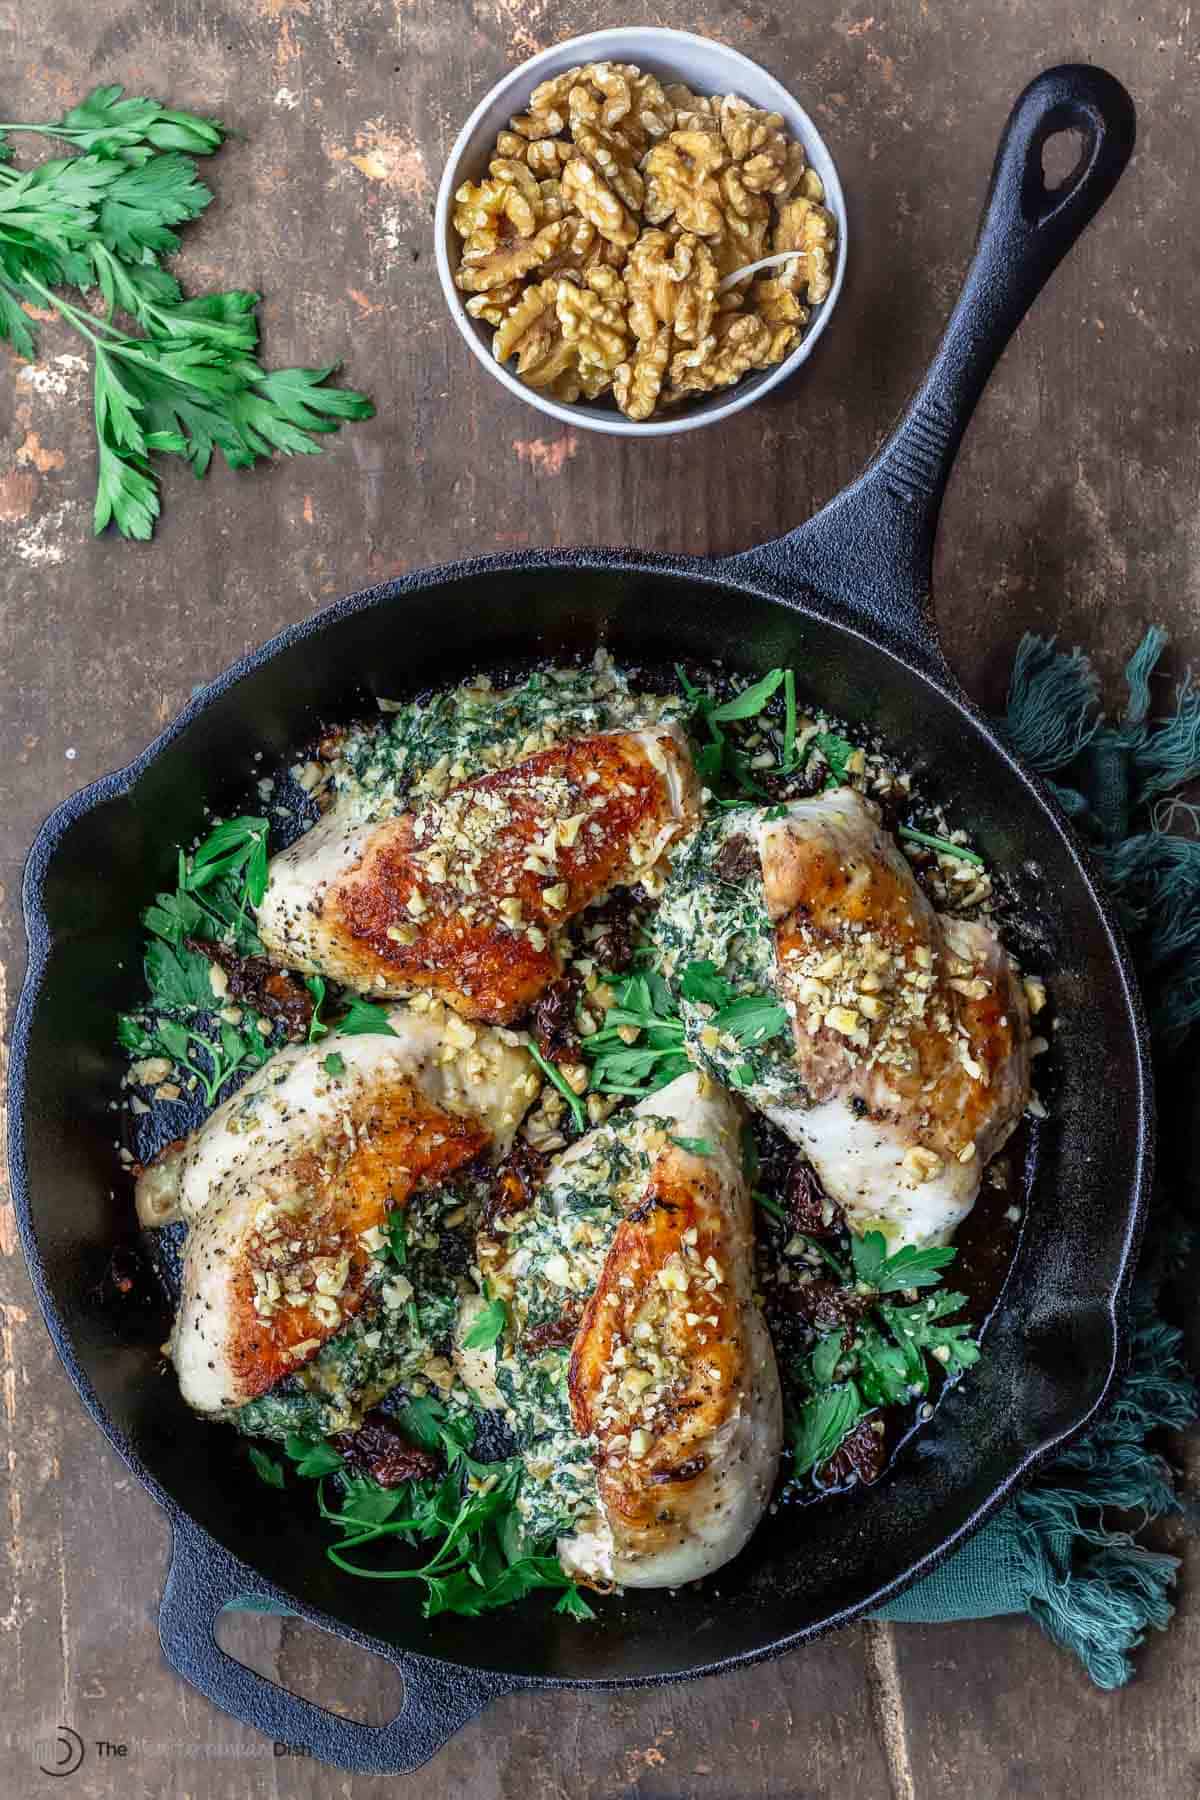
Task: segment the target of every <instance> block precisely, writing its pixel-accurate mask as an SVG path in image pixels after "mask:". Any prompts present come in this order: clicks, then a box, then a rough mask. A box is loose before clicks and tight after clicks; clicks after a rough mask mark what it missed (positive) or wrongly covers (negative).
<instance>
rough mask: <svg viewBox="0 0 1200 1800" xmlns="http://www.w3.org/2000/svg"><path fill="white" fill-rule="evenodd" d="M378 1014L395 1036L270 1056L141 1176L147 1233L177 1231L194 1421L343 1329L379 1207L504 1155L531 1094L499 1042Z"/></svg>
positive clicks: (176, 1353) (291, 1369)
mask: <svg viewBox="0 0 1200 1800" xmlns="http://www.w3.org/2000/svg"><path fill="white" fill-rule="evenodd" d="M388 1020H389V1023H390V1024H391V1026H392V1030H393V1032H394V1034H395V1035H394V1036H390V1037H389V1036H385V1035H381V1034H370V1035H354V1036H348V1035H344V1034H338V1033H334V1034H331V1035H330V1036H329V1037H327V1038H325V1039H324V1040H323V1041H322V1042H321V1043H320V1044H315V1045H305V1046H297V1047H295V1048H292V1049H288V1050H283V1051H281V1052H280V1054H279V1055H278V1056H276V1057H274V1058H273V1059H272V1060H271V1062H269V1063H268V1064H267V1065H266V1067H265V1068H264V1069H263V1070H262V1071H261V1072H260V1073H259V1074H258V1075H257V1076H255V1078H254V1079H253V1080H252V1081H249V1082H247V1084H246V1086H245V1087H243V1088H242V1089H241V1090H240V1091H239V1092H238V1093H237V1094H235V1095H234V1096H233V1097H232V1098H231V1099H229V1100H227V1101H225V1102H224V1104H223V1105H221V1106H220V1107H218V1108H217V1110H216V1112H214V1113H213V1114H212V1116H211V1118H209V1119H208V1120H206V1122H205V1123H204V1124H203V1125H202V1126H201V1127H200V1128H199V1130H197V1131H196V1132H195V1133H193V1135H192V1136H191V1137H190V1138H188V1139H186V1140H184V1141H183V1142H181V1143H180V1144H177V1145H173V1146H171V1147H170V1148H169V1150H168V1151H167V1152H166V1153H165V1154H164V1155H163V1156H162V1157H161V1158H160V1159H159V1160H158V1161H157V1162H156V1163H155V1164H154V1165H152V1166H151V1167H150V1168H149V1169H147V1170H146V1171H145V1172H144V1174H143V1175H142V1176H141V1178H140V1180H139V1182H138V1191H137V1204H138V1213H139V1217H140V1218H141V1220H142V1222H143V1224H147V1225H152V1224H163V1223H165V1222H166V1221H167V1220H169V1219H172V1218H183V1219H185V1220H186V1221H187V1222H188V1224H189V1226H190V1229H189V1233H188V1237H187V1241H186V1245H185V1249H184V1258H183V1273H182V1283H181V1293H180V1303H179V1310H178V1314H177V1317H176V1320H175V1325H174V1328H173V1330H172V1332H171V1336H170V1340H169V1344H168V1353H169V1355H170V1357H171V1360H172V1361H173V1362H174V1364H175V1369H176V1372H177V1374H178V1377H179V1385H180V1389H181V1391H182V1393H183V1397H184V1399H185V1400H186V1401H187V1402H188V1404H189V1405H190V1406H192V1407H194V1408H195V1409H196V1410H197V1411H199V1412H203V1413H210V1414H223V1413H228V1412H232V1411H233V1410H235V1409H236V1408H237V1407H239V1406H241V1405H243V1404H244V1403H245V1402H246V1401H248V1400H253V1399H256V1398H258V1397H259V1396H260V1395H262V1394H264V1393H266V1391H267V1390H268V1389H269V1388H271V1387H272V1386H274V1384H275V1383H276V1382H277V1381H279V1380H280V1379H281V1378H282V1377H283V1376H284V1375H289V1374H294V1373H295V1372H296V1371H297V1370H298V1369H300V1368H302V1367H303V1366H304V1364H305V1363H306V1362H308V1361H309V1360H311V1358H312V1357H313V1356H315V1355H316V1353H317V1352H318V1351H319V1350H320V1348H321V1346H322V1345H323V1344H324V1343H325V1342H326V1340H327V1339H328V1338H330V1337H331V1336H333V1335H334V1334H335V1333H337V1332H338V1331H340V1330H344V1329H345V1327H346V1325H347V1323H348V1322H349V1320H350V1319H351V1318H352V1317H353V1316H354V1314H355V1313H356V1312H357V1311H358V1310H359V1308H360V1307H361V1305H362V1303H363V1298H364V1295H365V1293H366V1291H367V1290H368V1288H369V1287H370V1286H371V1285H372V1283H378V1281H379V1279H380V1276H381V1269H380V1265H379V1264H378V1262H377V1261H375V1259H374V1257H373V1251H374V1249H375V1248H377V1247H378V1246H379V1244H380V1243H381V1242H382V1238H381V1234H380V1227H381V1226H382V1225H383V1224H384V1223H385V1221H386V1218H387V1215H388V1213H389V1212H390V1211H391V1210H392V1209H394V1208H396V1207H403V1206H404V1205H405V1204H406V1203H407V1201H408V1198H409V1196H410V1195H411V1194H412V1192H413V1191H414V1189H416V1188H417V1187H418V1186H421V1185H432V1184H434V1183H436V1182H438V1181H440V1180H443V1179H445V1178H446V1177H447V1176H448V1175H450V1174H451V1173H452V1172H453V1171H454V1170H455V1169H457V1168H461V1167H462V1166H463V1165H465V1164H467V1163H469V1162H471V1161H473V1160H474V1159H475V1158H476V1157H478V1156H480V1155H481V1154H483V1153H484V1152H490V1153H491V1154H493V1155H502V1154H503V1153H504V1151H506V1150H507V1148H508V1146H509V1145H510V1143H511V1141H512V1137H513V1133H514V1131H515V1130H516V1127H517V1125H518V1124H519V1122H520V1120H521V1117H522V1115H523V1113H524V1111H525V1109H526V1108H527V1107H528V1105H529V1103H530V1100H531V1098H532V1096H533V1094H535V1093H536V1092H537V1090H538V1087H539V1085H540V1079H539V1077H538V1075H537V1071H536V1070H535V1069H534V1067H533V1065H532V1063H531V1061H530V1058H529V1055H528V1053H527V1051H525V1050H524V1049H523V1048H522V1047H520V1046H519V1045H518V1044H516V1043H509V1042H506V1041H504V1040H505V1038H506V1037H507V1036H508V1035H509V1034H507V1033H506V1034H504V1036H503V1037H502V1036H501V1034H499V1033H497V1032H495V1031H491V1030H489V1029H487V1028H485V1027H477V1026H472V1025H467V1024H465V1023H464V1021H463V1020H461V1019H459V1018H458V1017H457V1015H455V1014H453V1013H450V1012H448V1011H447V1010H446V1009H445V1008H444V1007H441V1006H436V1007H433V1008H431V1009H430V1010H429V1011H428V1012H426V1013H424V1014H417V1013H413V1012H411V1011H407V1010H405V1009H403V1008H399V1007H397V1008H394V1009H393V1010H392V1011H391V1012H390V1013H389V1014H388ZM331 1059H333V1060H334V1067H335V1069H336V1073H335V1072H331V1070H330V1067H329V1063H330V1060H331Z"/></svg>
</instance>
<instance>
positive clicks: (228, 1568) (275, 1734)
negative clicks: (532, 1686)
mask: <svg viewBox="0 0 1200 1800" xmlns="http://www.w3.org/2000/svg"><path fill="white" fill-rule="evenodd" d="M171 1531H172V1542H171V1565H170V1568H169V1569H168V1571H167V1580H166V1585H165V1586H164V1588H163V1597H162V1605H161V1607H160V1609H159V1616H158V1632H159V1641H160V1643H161V1645H162V1650H163V1655H164V1656H165V1657H166V1660H167V1662H168V1663H169V1664H170V1666H171V1667H172V1668H173V1669H174V1670H175V1672H176V1674H178V1675H182V1676H183V1678H184V1680H185V1681H187V1682H190V1684H191V1685H192V1687H194V1688H196V1689H197V1690H198V1692H200V1693H201V1694H203V1695H204V1696H205V1698H206V1699H208V1700H211V1701H212V1703H213V1705H214V1706H219V1707H220V1708H221V1710H222V1712H227V1713H229V1714H230V1715H231V1716H232V1717H233V1718H235V1719H238V1720H240V1721H241V1723H242V1724H243V1725H250V1726H253V1727H254V1728H255V1729H256V1730H258V1731H261V1732H263V1733H265V1734H266V1736H267V1737H269V1738H270V1739H271V1741H272V1743H273V1744H275V1745H278V1746H280V1747H281V1748H280V1750H279V1754H280V1755H281V1756H282V1755H284V1754H286V1752H287V1751H292V1752H299V1753H302V1754H304V1755H306V1756H311V1757H315V1758H316V1759H317V1760H319V1761H321V1762H325V1763H329V1764H331V1765H332V1766H333V1767H334V1768H339V1769H346V1770H349V1771H350V1772H351V1773H353V1774H356V1775H409V1774H411V1773H412V1772H413V1770H414V1769H419V1768H421V1767H422V1765H423V1764H425V1763H427V1762H428V1761H429V1759H430V1757H432V1756H436V1754H437V1752H438V1751H439V1750H441V1749H442V1748H443V1747H444V1746H445V1745H446V1744H447V1743H448V1742H449V1740H450V1739H451V1738H452V1737H453V1736H454V1734H455V1732H456V1731H458V1730H460V1729H461V1727H462V1726H463V1725H465V1724H467V1723H468V1721H469V1720H471V1719H473V1718H474V1717H475V1716H476V1715H477V1714H478V1713H480V1712H482V1711H483V1709H484V1707H485V1706H487V1705H488V1704H489V1703H490V1702H491V1701H492V1700H495V1699H498V1698H499V1697H500V1696H501V1695H502V1694H506V1693H509V1692H511V1691H512V1690H513V1689H515V1688H517V1687H519V1686H520V1685H521V1683H520V1682H518V1681H512V1680H509V1679H506V1678H504V1677H495V1676H490V1677H485V1676H481V1675H478V1674H477V1673H475V1672H474V1671H472V1670H465V1669H458V1668H455V1667H454V1666H453V1665H451V1664H449V1663H442V1662H435V1661H432V1660H430V1659H429V1658H426V1657H423V1656H412V1655H409V1654H407V1653H405V1654H401V1653H399V1652H393V1651H392V1650H390V1649H389V1647H388V1646H387V1645H385V1644H383V1643H380V1642H378V1641H375V1640H370V1639H367V1638H364V1637H362V1636H360V1635H359V1634H358V1633H356V1632H353V1631H350V1630H348V1629H347V1628H346V1627H345V1626H343V1625H334V1624H333V1621H329V1620H324V1619H320V1618H314V1619H313V1621H312V1622H313V1623H314V1624H317V1625H319V1626H320V1627H322V1628H323V1629H332V1630H334V1631H336V1633H337V1635H338V1636H339V1637H341V1638H345V1639H347V1640H349V1642H351V1643H354V1644H358V1645H359V1646H360V1647H361V1648H362V1649H364V1650H367V1651H370V1652H371V1653H372V1654H373V1655H375V1656H384V1657H386V1658H387V1659H388V1660H389V1661H390V1662H392V1663H393V1664H394V1665H395V1667H396V1668H397V1669H398V1670H399V1672H400V1675H401V1677H402V1679H403V1682H404V1705H403V1707H402V1708H401V1710H400V1712H399V1713H398V1714H397V1715H396V1717H395V1718H394V1719H391V1720H389V1721H388V1722H387V1723H386V1724H384V1725H364V1724H361V1723H359V1721H358V1720H356V1719H347V1718H341V1717H339V1716H338V1715H337V1714H336V1713H332V1712H329V1711H327V1709H326V1708H325V1707H323V1706H318V1705H316V1704H315V1703H314V1702H313V1701H311V1700H304V1699H302V1698H301V1697H300V1696H299V1695H297V1694H291V1693H289V1692H288V1691H287V1689H286V1688H282V1687H280V1686H279V1685H278V1683H277V1682H274V1681H272V1680H270V1679H269V1678H268V1677H267V1676H265V1675H262V1674H260V1673H259V1672H258V1671H257V1670H255V1669H251V1668H247V1666H246V1665H245V1664H244V1663H241V1662H238V1661H237V1660H236V1658H234V1657H232V1656H230V1655H229V1654H228V1653H227V1652H226V1651H225V1650H223V1649H222V1648H221V1646H220V1645H219V1644H218V1642H217V1639H216V1623H217V1619H218V1617H219V1615H220V1613H221V1611H222V1609H223V1608H224V1607H226V1606H230V1605H235V1604H237V1603H239V1602H251V1603H253V1604H255V1605H256V1606H257V1607H258V1608H260V1609H261V1610H268V1609H272V1610H273V1609H276V1608H278V1609H280V1610H287V1602H286V1600H285V1598H284V1596H283V1595H281V1594H279V1593H277V1592H276V1591H275V1590H274V1589H272V1588H270V1587H269V1586H268V1585H267V1584H266V1583H265V1582H264V1581H263V1579H262V1577H261V1576H260V1575H258V1574H256V1573H255V1571H254V1570H253V1569H251V1568H250V1567H249V1566H248V1564H246V1563H244V1562H242V1561H241V1560H240V1559H239V1558H238V1557H236V1556H233V1555H231V1554H230V1552H229V1551H227V1550H226V1549H224V1547H223V1546H222V1545H220V1544H218V1543H217V1542H216V1540H215V1539H214V1538H211V1537H210V1536H209V1535H208V1533H207V1532H205V1531H203V1530H202V1529H201V1528H200V1527H199V1526H198V1525H197V1524H195V1523H194V1522H193V1521H192V1520H191V1519H188V1518H187V1517H185V1516H184V1515H183V1514H180V1513H178V1512H174V1511H172V1514H171ZM303 1616H307V1615H303Z"/></svg>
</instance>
